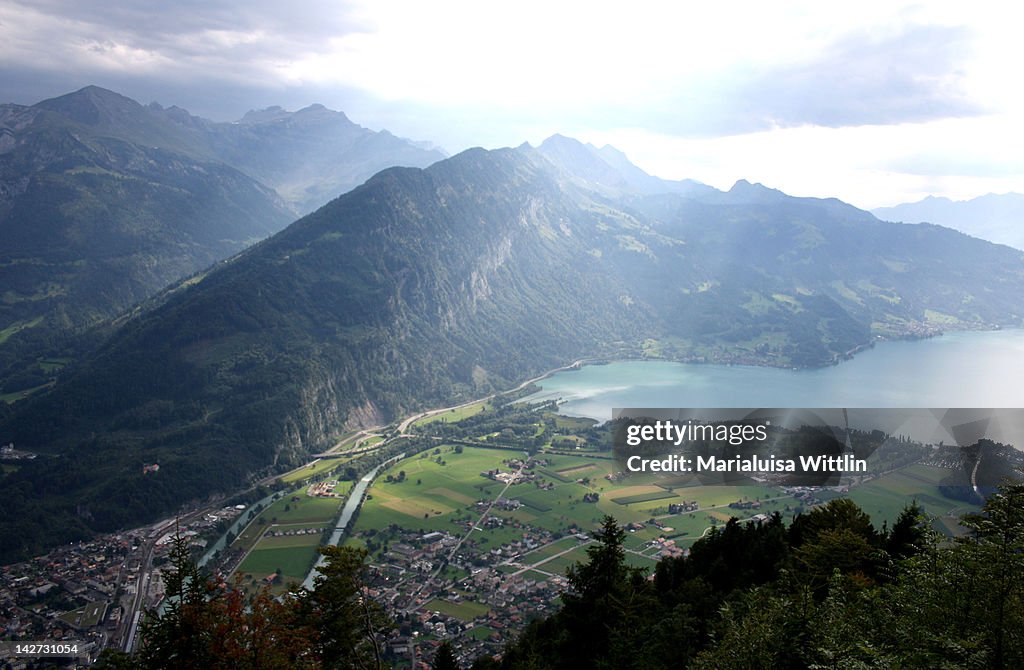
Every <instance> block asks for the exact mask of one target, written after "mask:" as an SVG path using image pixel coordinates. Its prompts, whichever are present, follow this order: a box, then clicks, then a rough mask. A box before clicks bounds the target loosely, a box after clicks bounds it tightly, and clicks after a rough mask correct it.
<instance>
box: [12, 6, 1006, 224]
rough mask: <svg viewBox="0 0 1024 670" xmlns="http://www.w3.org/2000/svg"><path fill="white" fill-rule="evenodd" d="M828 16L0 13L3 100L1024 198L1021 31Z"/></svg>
mask: <svg viewBox="0 0 1024 670" xmlns="http://www.w3.org/2000/svg"><path fill="white" fill-rule="evenodd" d="M831 4H832V3H811V2H773V3H754V2H749V3H747V2H733V3H716V4H715V6H698V5H696V4H690V3H678V2H665V3H661V2H650V3H643V4H641V5H640V6H638V7H630V8H628V9H626V8H625V7H624V5H621V4H620V3H615V4H612V3H593V2H575V1H573V2H558V3H550V2H549V3H543V2H534V0H519V1H517V2H508V3H497V2H463V1H461V0H443V1H442V0H438V1H436V2H429V3H423V2H403V1H401V0H373V1H372V2H370V1H367V2H361V1H352V2H330V1H319V2H318V1H314V2H279V1H270V0H250V1H248V2H227V1H225V0H203V1H199V0H184V1H179V2H175V3H152V2H142V1H141V0H129V1H124V0H108V1H107V2H96V1H93V0H34V1H33V2H31V3H29V2H22V1H20V0H18V1H15V0H0V101H3V102H6V101H13V102H18V103H22V104H31V103H34V102H37V101H38V100H40V99H42V98H45V97H51V96H54V95H60V94H63V93H66V92H69V91H71V90H76V89H78V88H81V87H82V86H85V85H87V84H97V85H100V86H106V87H108V88H112V89H114V90H117V91H118V92H121V93H124V94H125V95H128V96H130V97H133V98H136V99H138V100H139V101H140V102H143V103H146V102H150V101H153V100H157V101H159V102H161V103H163V104H165V105H171V104H176V105H179V106H182V107H185V108H187V109H189V110H190V111H192V112H193V113H197V114H200V115H203V116H207V117H210V118H214V119H217V120H234V119H237V118H239V117H241V116H242V114H244V113H245V112H246V111H247V110H249V109H252V108H258V107H266V106H269V105H275V104H277V105H282V106H284V107H286V108H290V109H296V108H299V107H303V106H306V105H308V104H311V103H313V102H321V103H323V104H326V105H327V106H329V107H332V108H335V109H342V110H344V111H345V112H346V113H347V114H349V116H350V117H351V118H352V119H353V120H355V121H356V122H358V123H361V124H362V125H365V126H368V127H371V128H375V129H377V128H382V127H386V128H388V129H390V130H392V131H393V132H395V133H396V134H399V135H404V136H407V137H414V138H416V139H425V140H430V141H433V142H437V143H439V144H441V145H443V146H444V147H445V148H446V149H448V150H449V151H452V152H454V151H459V150H461V149H464V148H467V147H469V146H475V145H482V146H486V147H495V146H502V145H515V144H519V143H520V142H522V141H531V142H533V143H537V142H539V141H540V140H542V139H543V138H544V137H545V136H546V135H549V134H551V133H554V132H562V133H565V134H569V135H574V136H576V137H579V138H580V139H582V140H585V141H591V142H595V143H604V142H609V143H611V144H614V145H615V146H617V147H619V148H620V149H622V150H623V151H625V152H626V153H627V154H628V155H629V156H630V157H631V158H632V159H633V160H634V161H635V162H637V163H638V164H640V165H641V167H643V168H645V169H647V170H648V171H650V172H653V173H655V174H659V175H660V176H665V177H672V178H683V177H690V178H696V179H700V180H702V181H705V182H707V183H711V184H712V185H715V186H718V187H720V188H728V186H729V185H730V184H731V183H732V182H733V181H735V180H736V179H739V178H747V179H752V180H758V181H763V182H765V183H767V184H768V185H770V186H773V187H777V188H781V189H783V190H785V191H787V192H791V193H794V194H796V195H817V196H833V195H834V196H838V197H841V198H844V199H846V200H849V201H851V202H853V203H855V204H857V205H860V206H864V207H873V206H879V205H886V204H894V203H896V202H899V201H902V200H916V199H919V198H920V197H923V195H927V194H929V193H935V194H936V195H947V196H949V197H954V198H957V197H971V196H973V195H979V194H981V193H984V192H988V191H990V190H1020V191H1024V172H1022V171H1021V169H1020V166H1019V165H1018V164H1016V163H1014V162H1007V161H1006V160H1005V159H1001V156H1005V155H1006V151H1007V150H1008V149H1013V150H1016V149H1018V148H1021V147H1016V146H1015V143H1016V144H1019V141H1017V140H1014V139H1011V138H1008V137H1007V135H1006V133H1010V134H1012V135H1013V136H1014V137H1015V136H1017V135H1020V133H1019V127H1018V126H1019V122H1020V121H1021V118H1020V116H1021V113H1022V111H1024V104H1022V100H1021V93H1020V92H1019V90H1017V89H1018V87H1017V86H1016V85H1015V83H1014V82H1015V81H1016V80H1017V79H1018V78H1019V76H1018V74H1017V72H1016V71H1015V68H1016V66H1017V64H1018V63H1019V62H1021V61H1022V60H1024V58H1022V55H1024V54H1022V49H1021V46H1020V44H1019V42H1020V39H1019V36H1017V35H1016V34H1015V30H1014V28H1013V27H1014V26H1016V25H1017V22H1016V21H1015V20H1014V17H1012V16H1009V15H998V14H992V13H988V14H986V13H984V12H980V11H978V10H974V11H973V13H968V11H967V10H966V9H965V8H964V7H963V6H962V5H961V4H960V3H950V4H948V5H945V4H942V3H928V4H926V5H922V4H915V3H903V4H893V3H870V2H869V3H866V4H865V3H858V4H856V6H854V5H853V4H852V3H851V4H850V6H846V7H839V6H829V5H831ZM1007 142H1009V144H1010V146H1007ZM965 149H969V153H965V154H962V152H963V151H964V150H965ZM959 155H963V156H964V160H963V161H962V163H961V162H958V156H959ZM936 157H941V160H938V159H937V158H936ZM932 163H934V165H932ZM989 163H991V164H992V168H991V169H988V168H987V167H986V166H987V165H988V164H989ZM958 166H961V167H958Z"/></svg>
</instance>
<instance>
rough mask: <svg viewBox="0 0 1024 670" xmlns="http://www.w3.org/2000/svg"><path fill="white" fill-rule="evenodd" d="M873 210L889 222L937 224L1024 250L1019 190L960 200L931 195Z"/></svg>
mask: <svg viewBox="0 0 1024 670" xmlns="http://www.w3.org/2000/svg"><path fill="white" fill-rule="evenodd" d="M872 212H873V213H874V214H875V216H877V217H878V218H880V219H884V220H886V221H903V222H906V223H917V222H928V223H935V224H938V225H940V226H948V227H949V228H955V229H957V230H959V231H961V232H964V233H966V234H968V235H972V236H974V237H980V238H981V239H983V240H988V241H990V242H995V243H997V244H1005V245H1008V246H1011V247H1014V248H1016V249H1024V195H1021V194H1019V193H1004V194H1001V195H997V194H995V193H989V194H988V195H982V196H978V197H977V198H973V199H971V200H957V201H954V200H950V199H949V198H942V197H935V196H928V197H927V198H925V199H923V200H920V201H918V202H912V203H903V204H900V205H896V206H894V207H879V208H877V209H874V210H872Z"/></svg>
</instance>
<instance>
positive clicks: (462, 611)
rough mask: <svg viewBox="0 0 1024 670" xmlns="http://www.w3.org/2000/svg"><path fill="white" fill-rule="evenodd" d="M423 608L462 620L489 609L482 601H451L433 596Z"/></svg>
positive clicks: (482, 614)
mask: <svg viewBox="0 0 1024 670" xmlns="http://www.w3.org/2000/svg"><path fill="white" fill-rule="evenodd" d="M423 609H425V610H427V611H429V612H441V613H442V614H447V615H448V616H453V617H455V618H456V619H462V620H463V621H472V620H473V619H475V618H477V617H478V616H484V615H486V614H487V613H488V612H490V611H491V608H490V607H488V606H487V605H485V604H483V603H476V602H471V601H468V600H463V601H461V602H457V603H453V602H451V601H450V600H443V599H441V598H434V599H433V600H429V601H427V603H426V604H424V605H423Z"/></svg>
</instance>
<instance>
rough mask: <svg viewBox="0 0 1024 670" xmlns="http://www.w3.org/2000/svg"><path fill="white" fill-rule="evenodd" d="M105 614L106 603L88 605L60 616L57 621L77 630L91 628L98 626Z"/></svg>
mask: <svg viewBox="0 0 1024 670" xmlns="http://www.w3.org/2000/svg"><path fill="white" fill-rule="evenodd" d="M106 613H107V603H106V602H95V603H89V604H88V605H84V606H82V607H79V608H78V609H76V610H71V611H70V612H65V613H64V614H61V615H60V616H59V617H57V618H58V619H60V620H61V621H64V622H67V623H69V624H71V625H72V626H77V627H79V628H91V627H93V626H98V625H99V624H100V622H101V621H103V617H104V615H105V614H106Z"/></svg>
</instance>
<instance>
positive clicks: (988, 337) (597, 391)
mask: <svg viewBox="0 0 1024 670" xmlns="http://www.w3.org/2000/svg"><path fill="white" fill-rule="evenodd" d="M538 385H539V386H540V387H541V389H542V390H541V391H540V392H538V393H536V394H534V395H532V396H530V398H529V399H530V400H541V399H548V398H559V399H561V400H563V401H564V404H562V405H561V411H562V412H563V413H564V414H568V415H572V416H586V417H591V418H594V419H597V420H599V421H606V420H608V419H610V418H611V416H612V408H614V407H848V408H853V407H1024V330H1002V331H989V332H960V333H950V334H946V335H943V336H941V337H935V338H931V339H927V340H914V341H895V342H880V343H879V344H877V345H876V346H875V347H874V348H872V349H869V350H868V351H865V352H863V353H860V354H858V355H857V356H855V357H854V358H853V359H852V360H849V361H845V362H843V363H840V364H839V365H835V366H829V367H826V368H818V369H812V370H789V369H781V368H768V367H754V366H730V365H701V364H690V363H670V362H665V361H620V362H614V363H610V364H607V365H588V366H585V367H583V368H582V369H580V370H572V371H567V372H559V373H557V374H554V375H552V376H551V377H548V378H546V379H543V380H541V381H540V382H538Z"/></svg>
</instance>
